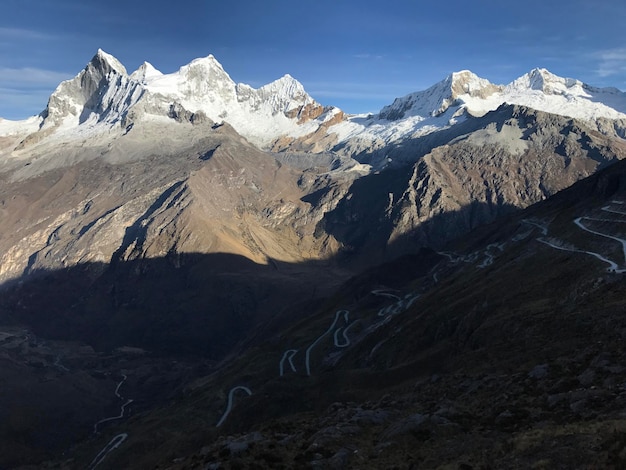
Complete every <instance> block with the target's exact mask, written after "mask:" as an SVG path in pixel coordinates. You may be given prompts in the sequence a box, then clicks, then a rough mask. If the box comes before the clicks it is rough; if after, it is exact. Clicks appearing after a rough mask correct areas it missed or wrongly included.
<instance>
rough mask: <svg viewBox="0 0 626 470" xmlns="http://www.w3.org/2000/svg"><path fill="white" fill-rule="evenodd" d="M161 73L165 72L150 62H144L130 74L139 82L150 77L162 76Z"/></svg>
mask: <svg viewBox="0 0 626 470" xmlns="http://www.w3.org/2000/svg"><path fill="white" fill-rule="evenodd" d="M161 75H163V73H161V71H159V70H157V69H156V68H154V66H153V65H152V64H151V63H150V62H144V63H143V64H141V66H139V68H138V69H137V70H135V71H134V72H133V73H132V74H131V75H130V78H131V79H133V80H137V81H138V82H142V83H146V82H147V81H148V80H149V79H151V78H154V77H160V76H161Z"/></svg>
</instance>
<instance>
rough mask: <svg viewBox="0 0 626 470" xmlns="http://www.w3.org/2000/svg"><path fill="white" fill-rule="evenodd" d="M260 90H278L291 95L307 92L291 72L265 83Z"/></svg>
mask: <svg viewBox="0 0 626 470" xmlns="http://www.w3.org/2000/svg"><path fill="white" fill-rule="evenodd" d="M259 90H267V91H275V92H276V91H278V92H282V93H285V94H287V95H289V96H296V95H298V96H300V95H303V94H306V91H305V90H304V86H303V85H302V83H300V82H299V81H298V80H296V79H295V78H293V77H292V76H291V75H289V74H285V75H283V76H282V77H280V78H279V79H277V80H274V81H273V82H270V83H268V84H267V85H263V86H262V87H261V88H260V89H259Z"/></svg>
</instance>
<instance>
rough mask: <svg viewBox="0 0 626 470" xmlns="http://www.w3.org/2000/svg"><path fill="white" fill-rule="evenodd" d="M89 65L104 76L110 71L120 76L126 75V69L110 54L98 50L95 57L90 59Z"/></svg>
mask: <svg viewBox="0 0 626 470" xmlns="http://www.w3.org/2000/svg"><path fill="white" fill-rule="evenodd" d="M89 64H90V65H93V66H94V67H95V68H97V69H98V70H102V71H103V72H104V73H105V74H106V73H108V72H109V71H111V70H114V71H115V72H117V73H119V74H120V75H123V76H127V75H128V72H127V71H126V67H124V66H123V65H122V63H121V62H120V61H119V60H117V59H116V58H115V57H113V56H112V55H111V54H108V53H106V52H104V51H103V50H102V49H98V51H97V52H96V55H95V56H93V59H91V62H90V63H89Z"/></svg>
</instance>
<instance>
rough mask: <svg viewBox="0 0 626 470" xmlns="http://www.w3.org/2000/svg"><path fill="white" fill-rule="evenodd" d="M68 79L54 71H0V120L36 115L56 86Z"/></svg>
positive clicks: (7, 69)
mask: <svg viewBox="0 0 626 470" xmlns="http://www.w3.org/2000/svg"><path fill="white" fill-rule="evenodd" d="M71 77H72V75H70V74H67V73H63V72H57V71H54V70H44V69H37V68H31V67H27V68H19V69H17V68H6V67H0V116H2V117H3V118H5V119H24V118H26V117H28V116H31V115H34V114H38V113H39V112H41V111H42V110H43V109H44V108H45V106H46V103H47V101H48V97H49V96H50V94H51V93H52V91H53V90H54V89H55V88H56V87H57V85H58V84H59V83H60V82H62V81H63V80H67V79H68V78H71Z"/></svg>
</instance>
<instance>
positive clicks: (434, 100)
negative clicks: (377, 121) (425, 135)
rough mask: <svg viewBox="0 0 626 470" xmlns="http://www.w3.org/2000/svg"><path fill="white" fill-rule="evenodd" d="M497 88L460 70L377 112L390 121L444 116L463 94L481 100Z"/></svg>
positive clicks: (472, 74)
mask: <svg viewBox="0 0 626 470" xmlns="http://www.w3.org/2000/svg"><path fill="white" fill-rule="evenodd" d="M500 89H501V87H498V86H497V85H493V84H492V83H491V82H489V80H485V79H484V78H480V77H479V76H478V75H476V74H474V73H472V72H470V71H469V70H462V71H460V72H454V73H452V74H450V75H448V76H447V77H446V78H445V79H444V80H442V81H441V82H439V83H436V84H435V85H433V86H431V87H430V88H428V89H426V90H424V91H418V92H415V93H411V94H409V95H406V96H404V97H402V98H397V99H396V100H395V101H394V102H393V103H392V104H391V105H389V106H385V107H384V108H383V109H382V110H381V111H380V114H379V117H380V118H382V119H387V120H390V121H395V120H398V119H403V118H405V117H409V116H422V117H424V118H426V117H428V116H435V117H436V116H440V115H442V114H443V113H445V112H446V111H447V110H448V108H449V107H450V106H451V105H452V104H453V103H455V102H457V101H459V98H460V97H462V96H464V95H467V96H468V97H473V96H476V97H483V98H484V97H487V96H489V95H491V94H493V93H496V92H497V91H499V90H500ZM459 103H460V101H459Z"/></svg>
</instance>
